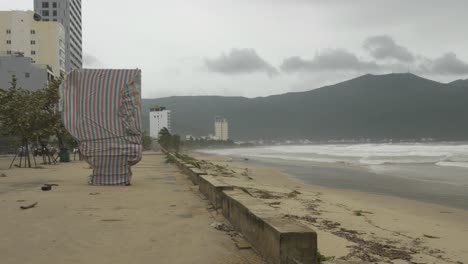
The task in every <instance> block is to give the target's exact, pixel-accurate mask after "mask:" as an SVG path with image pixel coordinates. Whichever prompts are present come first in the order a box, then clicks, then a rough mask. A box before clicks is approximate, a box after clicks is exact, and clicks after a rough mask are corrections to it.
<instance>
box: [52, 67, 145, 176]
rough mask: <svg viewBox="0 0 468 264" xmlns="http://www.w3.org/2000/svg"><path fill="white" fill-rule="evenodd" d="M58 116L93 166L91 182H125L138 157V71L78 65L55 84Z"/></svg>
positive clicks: (140, 153) (139, 116)
mask: <svg viewBox="0 0 468 264" xmlns="http://www.w3.org/2000/svg"><path fill="white" fill-rule="evenodd" d="M60 95H61V103H60V106H61V110H62V120H63V124H64V126H65V128H66V129H67V130H68V131H69V132H70V134H71V135H72V136H73V137H75V138H76V139H77V141H78V142H79V147H80V151H81V154H82V155H83V157H84V159H85V160H86V161H87V162H88V163H89V164H90V165H91V166H92V169H93V172H92V174H91V176H89V178H88V183H89V184H92V185H130V182H131V177H132V172H131V166H132V165H135V164H136V163H138V162H139V161H140V160H141V156H142V142H143V132H142V129H141V114H142V108H141V71H140V70H138V69H136V70H108V69H80V70H73V71H71V72H70V73H69V74H68V75H67V76H66V77H65V80H64V81H63V83H62V86H61V88H60Z"/></svg>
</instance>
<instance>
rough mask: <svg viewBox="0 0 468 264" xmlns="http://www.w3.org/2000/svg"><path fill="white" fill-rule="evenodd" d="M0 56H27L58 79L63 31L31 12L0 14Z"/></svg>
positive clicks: (61, 69)
mask: <svg viewBox="0 0 468 264" xmlns="http://www.w3.org/2000/svg"><path fill="white" fill-rule="evenodd" d="M0 55H1V56H18V55H19V56H21V57H29V58H31V63H33V64H38V65H43V66H44V67H46V68H48V69H49V70H50V71H51V72H52V73H53V75H54V76H55V77H58V76H60V74H61V73H64V72H65V29H64V27H63V26H62V24H60V23H58V22H43V21H40V17H39V16H38V15H35V14H34V12H33V11H0ZM17 77H18V78H19V76H17Z"/></svg>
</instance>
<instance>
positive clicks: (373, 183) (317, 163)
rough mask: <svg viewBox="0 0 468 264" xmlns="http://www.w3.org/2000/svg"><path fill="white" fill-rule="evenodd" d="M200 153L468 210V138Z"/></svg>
mask: <svg viewBox="0 0 468 264" xmlns="http://www.w3.org/2000/svg"><path fill="white" fill-rule="evenodd" d="M200 152H203V153H207V154H216V155H223V156H229V157H230V158H233V159H238V160H239V161H242V162H254V163H259V164H262V165H268V166H273V167H276V168H278V169H279V170H281V171H282V172H284V173H285V174H286V175H288V176H290V177H294V178H296V179H299V180H301V181H303V182H304V183H306V184H316V185H321V186H325V187H330V188H342V189H350V190H354V191H362V192H369V193H375V194H383V195H391V196H397V197H401V198H409V199H414V200H418V201H422V202H428V203H436V204H441V205H444V206H450V207H456V208H462V209H466V210H468V142H437V143H385V144H314V145H284V146H283V145H276V146H261V147H251V148H232V149H207V150H200Z"/></svg>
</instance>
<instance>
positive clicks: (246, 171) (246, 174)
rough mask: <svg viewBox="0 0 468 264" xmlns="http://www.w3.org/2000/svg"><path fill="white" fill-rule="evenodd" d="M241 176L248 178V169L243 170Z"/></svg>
mask: <svg viewBox="0 0 468 264" xmlns="http://www.w3.org/2000/svg"><path fill="white" fill-rule="evenodd" d="M241 175H242V176H249V169H247V168H245V169H244V171H243V172H242V173H241Z"/></svg>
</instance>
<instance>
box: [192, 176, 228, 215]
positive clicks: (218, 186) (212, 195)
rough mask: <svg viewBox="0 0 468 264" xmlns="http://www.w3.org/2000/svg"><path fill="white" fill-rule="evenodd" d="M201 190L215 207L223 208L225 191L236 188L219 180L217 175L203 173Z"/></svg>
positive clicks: (200, 184) (200, 180)
mask: <svg viewBox="0 0 468 264" xmlns="http://www.w3.org/2000/svg"><path fill="white" fill-rule="evenodd" d="M198 188H199V190H200V192H201V193H202V194H204V195H205V196H206V198H208V200H209V201H210V202H211V204H212V205H213V206H214V208H215V209H218V208H221V207H222V205H223V202H222V198H223V191H224V190H234V187H233V186H231V185H229V184H225V183H222V182H220V181H218V180H217V179H216V178H215V177H213V176H209V175H201V176H200V177H199V187H198Z"/></svg>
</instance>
